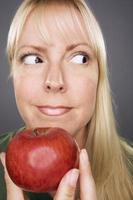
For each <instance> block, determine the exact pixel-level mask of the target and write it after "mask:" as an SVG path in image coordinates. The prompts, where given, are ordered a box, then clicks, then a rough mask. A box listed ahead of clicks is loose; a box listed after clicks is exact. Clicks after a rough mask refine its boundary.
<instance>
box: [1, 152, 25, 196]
mask: <svg viewBox="0 0 133 200" xmlns="http://www.w3.org/2000/svg"><path fill="white" fill-rule="evenodd" d="M0 159H1V162H2V165H3V167H4V178H5V183H6V189H7V200H25V198H24V195H23V191H22V190H21V189H20V188H19V187H18V186H16V185H15V184H14V183H13V182H12V180H11V179H10V177H9V175H8V172H7V169H6V164H5V153H4V152H2V153H1V154H0Z"/></svg>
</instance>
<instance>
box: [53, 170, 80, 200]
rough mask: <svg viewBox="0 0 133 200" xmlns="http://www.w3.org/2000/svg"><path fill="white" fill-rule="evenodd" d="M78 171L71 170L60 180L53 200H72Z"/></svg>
mask: <svg viewBox="0 0 133 200" xmlns="http://www.w3.org/2000/svg"><path fill="white" fill-rule="evenodd" d="M78 176H79V170H78V169H72V170H70V171H68V172H67V173H66V174H65V176H64V177H63V178H62V180H61V182H60V184H59V187H58V189H57V192H56V195H55V197H54V200H65V199H67V200H74V197H75V190H76V185H77V181H78Z"/></svg>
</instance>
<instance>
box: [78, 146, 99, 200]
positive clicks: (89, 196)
mask: <svg viewBox="0 0 133 200" xmlns="http://www.w3.org/2000/svg"><path fill="white" fill-rule="evenodd" d="M79 169H80V198H81V199H82V200H97V197H96V188H95V182H94V179H93V176H92V173H91V168H90V163H89V159H88V155H87V152H86V150H85V149H82V150H81V153H80V163H79Z"/></svg>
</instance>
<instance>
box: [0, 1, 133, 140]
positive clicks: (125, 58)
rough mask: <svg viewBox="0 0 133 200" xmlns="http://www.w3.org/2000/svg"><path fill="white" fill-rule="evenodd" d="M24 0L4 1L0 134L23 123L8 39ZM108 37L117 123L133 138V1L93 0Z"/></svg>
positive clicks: (0, 47)
mask: <svg viewBox="0 0 133 200" xmlns="http://www.w3.org/2000/svg"><path fill="white" fill-rule="evenodd" d="M21 2H22V0H11V1H9V0H1V1H0V133H3V132H6V131H11V130H14V129H17V128H19V127H21V126H22V125H23V122H22V120H21V118H20V116H19V113H18V111H17V108H16V103H15V98H14V92H13V87H12V81H11V80H10V79H8V75H9V65H8V62H7V58H6V53H5V52H6V40H7V34H8V30H9V25H10V23H11V20H12V18H13V16H14V13H15V11H16V9H17V7H18V5H19V4H20V3H21ZM88 2H89V4H90V6H91V8H92V10H93V12H94V13H95V15H96V17H97V19H98V21H99V23H100V25H101V27H102V31H103V35H104V38H105V43H106V48H107V55H108V68H109V80H110V84H111V89H112V94H113V98H114V101H115V106H114V110H115V115H116V119H117V126H118V129H119V132H120V134H121V135H122V136H124V137H126V138H127V139H130V140H132V141H133V105H132V103H133V42H132V40H133V0H89V1H88Z"/></svg>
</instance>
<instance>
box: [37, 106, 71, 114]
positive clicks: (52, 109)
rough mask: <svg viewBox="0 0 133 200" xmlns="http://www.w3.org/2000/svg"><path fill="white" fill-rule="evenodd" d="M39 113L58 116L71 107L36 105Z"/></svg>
mask: <svg viewBox="0 0 133 200" xmlns="http://www.w3.org/2000/svg"><path fill="white" fill-rule="evenodd" d="M38 109H39V111H40V112H41V113H43V114H45V115H48V116H60V115H63V114H65V113H67V112H69V111H70V110H71V109H72V108H71V107H65V106H38Z"/></svg>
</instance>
